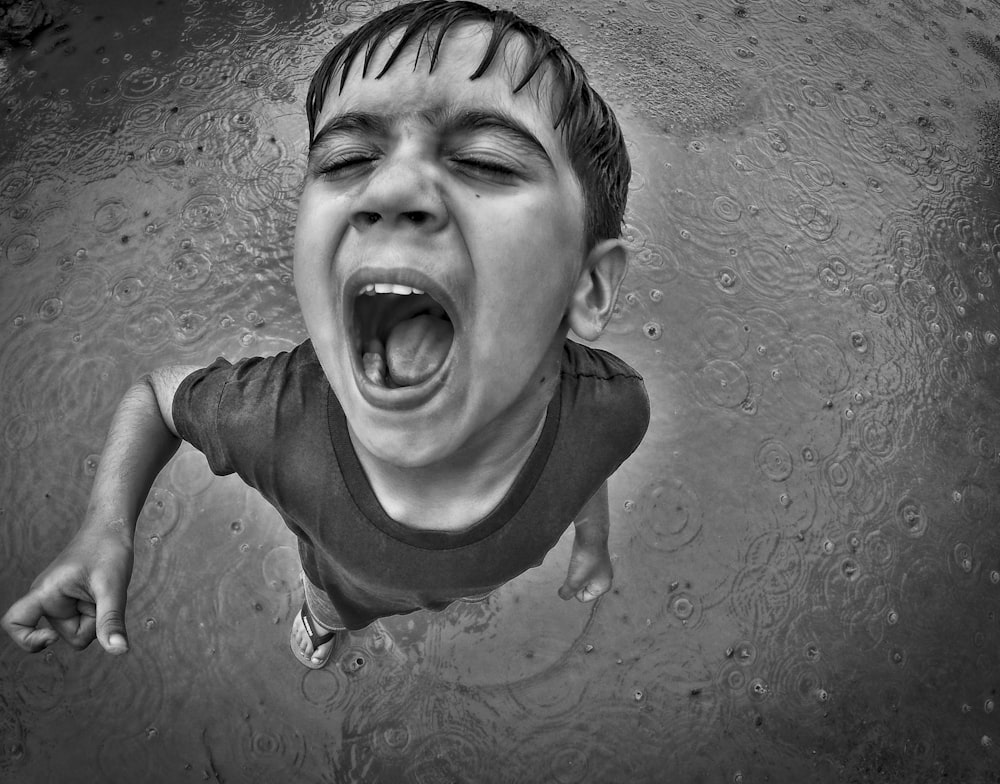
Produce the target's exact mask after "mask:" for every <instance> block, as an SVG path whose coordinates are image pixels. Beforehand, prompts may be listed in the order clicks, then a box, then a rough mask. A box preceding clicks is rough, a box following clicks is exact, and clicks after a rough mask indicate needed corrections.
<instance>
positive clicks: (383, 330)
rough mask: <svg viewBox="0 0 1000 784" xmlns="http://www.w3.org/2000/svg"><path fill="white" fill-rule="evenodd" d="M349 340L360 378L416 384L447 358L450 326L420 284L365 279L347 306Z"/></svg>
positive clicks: (395, 385)
mask: <svg viewBox="0 0 1000 784" xmlns="http://www.w3.org/2000/svg"><path fill="white" fill-rule="evenodd" d="M353 311H354V313H353V342H354V350H355V352H356V358H357V359H360V365H359V367H360V368H361V370H362V372H363V375H364V377H365V378H366V379H367V380H368V381H369V382H371V384H373V385H374V386H376V387H381V388H384V389H400V388H403V387H418V386H421V385H423V384H424V383H425V382H428V381H430V380H431V379H432V378H434V377H435V376H437V375H438V374H439V373H440V372H441V370H442V368H443V367H444V366H445V364H446V363H447V359H448V356H449V355H450V353H451V348H452V344H453V342H454V339H455V327H454V324H453V323H452V320H451V317H450V316H449V315H448V311H447V310H446V309H445V307H444V306H443V305H442V304H441V303H440V302H438V301H437V300H436V299H435V298H434V297H433V296H431V295H430V294H428V293H426V292H425V291H424V290H423V289H419V288H416V287H413V286H407V285H403V284H399V283H366V284H364V285H362V286H361V287H360V288H359V289H358V290H357V294H356V296H355V298H354V308H353Z"/></svg>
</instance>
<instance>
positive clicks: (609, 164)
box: [306, 0, 632, 249]
mask: <svg viewBox="0 0 1000 784" xmlns="http://www.w3.org/2000/svg"><path fill="white" fill-rule="evenodd" d="M470 22H472V23H480V24H482V25H485V26H487V27H488V28H489V32H490V41H489V45H488V46H487V48H486V49H485V51H484V52H483V59H482V61H481V62H480V63H479V64H478V66H477V68H476V70H475V71H474V72H473V73H470V74H469V78H470V79H473V80H474V79H477V78H479V77H481V76H482V75H483V74H484V73H485V72H486V71H487V69H489V67H490V65H492V62H493V59H494V58H495V57H497V55H498V54H499V55H500V56H503V54H504V44H505V43H506V42H507V41H508V40H510V39H511V38H520V39H521V41H522V43H524V44H525V45H526V51H524V52H523V53H522V62H520V63H518V64H517V65H516V66H515V67H517V66H519V68H520V70H519V71H517V72H515V73H514V74H513V79H512V81H511V90H512V91H514V92H519V91H520V90H523V89H525V88H528V87H529V85H530V84H531V82H532V79H533V78H534V77H536V76H541V75H542V74H546V75H547V76H548V77H549V80H550V81H549V84H548V85H547V86H548V89H549V91H550V93H551V94H550V95H548V96H547V98H548V103H549V111H550V113H551V115H552V125H553V128H556V129H558V130H559V131H560V133H561V137H562V139H563V143H564V145H565V148H566V153H567V156H568V158H569V161H570V164H571V165H572V167H573V172H574V173H575V174H576V177H577V179H578V180H579V182H580V187H581V188H582V190H583V199H584V205H585V207H584V210H585V218H584V223H585V226H586V230H585V231H586V234H585V238H584V241H585V244H586V245H587V247H588V249H589V248H590V247H592V246H593V245H595V244H596V243H597V242H598V241H599V240H603V239H610V238H613V237H618V236H619V234H620V233H621V226H622V220H623V217H624V214H625V204H626V200H627V197H628V183H629V179H630V177H631V175H632V168H631V164H630V162H629V157H628V152H627V151H626V149H625V140H624V137H623V136H622V132H621V128H620V127H619V125H618V120H617V119H616V117H615V115H614V112H612V111H611V108H610V107H609V106H608V105H607V104H606V103H605V101H604V99H603V98H601V96H600V95H599V94H598V93H597V92H596V91H595V90H594V88H593V87H591V85H590V82H589V81H588V80H587V76H586V74H585V73H584V71H583V68H582V67H581V66H580V64H579V63H578V62H577V61H576V60H575V59H573V57H572V56H571V55H570V54H569V53H568V52H567V51H566V50H565V49H564V48H563V46H562V44H561V43H559V41H557V40H556V39H555V38H553V37H552V35H551V34H549V33H548V32H546V31H545V30H542V29H540V28H539V27H536V26H535V25H533V24H531V23H529V22H526V21H525V20H523V19H521V18H520V17H518V16H515V15H514V14H513V13H511V12H510V11H505V10H502V9H498V10H490V9H489V8H486V7H484V6H482V5H479V4H477V3H472V2H462V1H461V0H459V1H458V2H448V1H447V0H429V2H417V3H409V4H406V5H401V6H398V7H396V8H393V9H391V10H389V11H386V12H385V13H384V14H381V15H380V16H377V17H375V18H374V19H372V20H370V21H369V22H368V23H367V24H365V25H363V26H362V27H360V28H358V29H357V30H355V31H354V32H352V33H350V34H349V35H348V36H346V37H345V38H344V39H343V40H341V41H340V43H338V44H337V45H336V46H335V47H334V48H333V49H331V50H330V52H329V53H328V54H327V55H326V57H325V58H324V59H323V62H322V63H321V64H320V66H319V68H318V69H317V70H316V73H315V74H314V75H313V78H312V83H311V84H310V86H309V96H308V98H307V101H306V114H307V116H308V119H309V141H310V143H312V141H313V139H314V137H315V134H316V131H317V130H318V129H317V127H316V122H317V119H318V117H319V115H320V114H321V113H322V111H323V106H324V104H325V102H326V100H327V98H328V96H329V95H330V91H331V88H332V89H333V91H334V93H336V92H339V91H340V90H341V89H342V87H343V84H344V81H345V80H346V78H347V76H348V73H349V69H351V68H352V67H353V68H360V69H361V70H362V71H363V72H365V73H370V72H371V71H372V68H371V58H372V56H373V54H374V52H375V50H376V49H377V48H378V46H379V45H380V44H381V43H383V42H384V41H385V40H386V39H387V38H388V37H389V36H390V35H391V34H392V33H396V32H399V31H400V30H405V33H404V34H403V36H402V37H401V38H399V39H398V41H397V43H396V44H395V45H394V47H393V52H392V54H391V55H390V57H389V59H388V60H387V61H386V63H385V65H384V66H383V67H382V68H381V69H380V73H375V74H373V75H374V76H375V78H378V77H379V76H381V75H383V74H384V72H385V71H388V69H389V68H390V67H391V66H392V65H393V63H394V62H395V61H396V59H397V58H398V57H399V56H400V55H401V54H402V53H403V50H404V48H405V45H406V44H408V43H412V42H414V41H416V42H418V45H420V46H423V47H427V48H428V49H430V51H431V59H430V61H429V62H428V64H427V67H428V69H430V70H433V68H434V67H435V65H436V64H437V59H438V56H439V55H440V51H441V46H442V43H443V41H444V38H445V37H446V35H447V34H448V32H449V30H451V28H452V27H454V26H456V25H461V24H468V23H470ZM540 97H544V96H540Z"/></svg>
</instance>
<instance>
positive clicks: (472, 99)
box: [318, 22, 555, 138]
mask: <svg viewBox="0 0 1000 784" xmlns="http://www.w3.org/2000/svg"><path fill="white" fill-rule="evenodd" d="M490 32H491V28H490V27H488V26H486V25H485V24H481V23H468V22H467V23H463V24H459V25H455V26H454V27H452V28H450V29H449V30H448V31H447V33H446V34H445V36H444V39H443V41H442V42H441V47H440V51H439V52H438V57H437V60H436V62H434V63H433V68H432V50H433V46H434V43H435V40H436V38H437V31H435V30H431V31H430V34H429V35H428V36H427V38H426V40H424V41H423V42H422V43H421V42H420V37H419V36H418V38H417V39H416V40H413V41H409V42H407V43H406V44H404V46H403V48H402V49H401V50H399V51H398V52H397V51H396V50H397V48H398V46H399V41H400V39H401V38H402V35H403V31H402V29H400V30H396V31H394V32H393V33H391V34H390V35H389V36H388V37H387V38H386V40H385V41H383V42H382V43H380V44H379V45H378V47H377V48H376V49H375V50H374V52H373V53H372V57H371V60H370V62H369V63H368V65H367V68H363V61H364V55H363V54H359V55H358V57H357V58H355V60H354V61H352V62H350V63H348V64H347V65H346V66H342V67H341V69H340V70H339V71H338V73H337V74H336V75H335V77H334V78H333V79H332V80H331V84H330V87H329V89H328V91H327V94H326V96H324V102H323V108H322V111H321V112H320V115H319V118H318V125H320V126H322V124H323V123H324V122H325V121H326V120H327V119H328V118H330V117H332V116H335V115H337V114H341V113H343V112H347V111H353V110H357V109H359V108H363V109H365V110H366V111H380V110H381V111H384V112H385V113H386V114H389V113H391V114H394V115H399V114H406V113H417V112H427V111H429V110H430V111H433V110H440V109H449V108H454V107H456V106H469V107H474V108H479V109H490V108H494V109H501V110H504V111H507V112H509V113H511V114H514V115H516V116H518V117H519V118H521V119H523V120H525V121H528V122H529V123H530V124H531V125H532V126H533V127H536V128H537V129H539V130H543V129H545V130H547V131H548V135H550V136H552V137H553V138H554V137H555V132H554V131H553V129H552V126H553V123H554V118H553V117H552V111H551V106H550V104H551V100H550V99H551V90H552V83H551V82H552V78H551V74H550V72H549V68H548V67H547V66H543V67H542V68H540V69H539V71H538V73H537V74H536V75H535V76H534V77H533V78H532V79H531V80H530V81H529V82H528V84H527V85H525V86H524V87H523V88H522V89H521V90H519V91H518V92H517V93H515V92H514V85H516V84H517V83H518V82H519V81H520V77H521V74H522V72H523V70H524V62H525V59H526V56H527V47H528V45H527V42H526V41H525V40H524V39H523V38H522V37H521V36H519V35H511V36H509V37H507V38H506V39H505V40H504V41H503V42H502V43H501V44H500V48H499V50H498V51H497V53H496V55H495V56H494V58H493V60H492V62H491V63H490V64H489V67H488V68H487V69H486V71H485V72H484V73H483V74H482V75H481V76H479V77H477V78H476V79H474V80H473V79H470V77H471V76H472V75H473V74H474V73H475V72H476V71H477V69H478V68H479V67H480V64H481V63H482V61H483V57H484V55H485V54H486V52H487V48H488V45H489V40H490ZM391 57H395V59H394V60H393V62H392V64H391V65H390V66H389V68H388V70H386V72H385V73H382V71H383V69H384V68H385V66H386V63H387V62H388V61H389V60H390V58H391ZM344 67H346V68H347V77H346V80H345V81H344V85H343V89H340V84H341V79H340V74H341V73H342V70H343V68H344ZM362 71H364V73H362ZM380 74H381V75H380Z"/></svg>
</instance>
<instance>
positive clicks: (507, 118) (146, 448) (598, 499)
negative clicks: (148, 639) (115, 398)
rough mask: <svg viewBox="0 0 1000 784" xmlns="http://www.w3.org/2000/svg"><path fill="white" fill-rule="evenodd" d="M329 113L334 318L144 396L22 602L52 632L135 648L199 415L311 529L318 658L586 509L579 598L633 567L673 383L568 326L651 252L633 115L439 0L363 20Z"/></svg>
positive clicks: (310, 269)
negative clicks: (656, 416)
mask: <svg viewBox="0 0 1000 784" xmlns="http://www.w3.org/2000/svg"><path fill="white" fill-rule="evenodd" d="M307 113H308V118H309V132H310V149H309V158H308V166H307V172H306V177H305V182H304V184H303V188H302V194H301V200H300V206H299V216H298V222H297V225H296V237H295V249H294V272H295V285H296V293H297V296H298V299H299V302H300V305H301V307H302V312H303V315H304V318H305V323H306V327H307V329H308V332H309V335H310V340H308V341H306V342H305V343H303V344H302V345H300V346H298V347H297V348H296V349H294V350H293V351H290V352H287V353H283V354H279V355H278V356H276V357H271V358H255V359H249V360H244V361H241V362H238V363H237V364H236V365H231V364H230V363H229V362H227V361H225V360H223V359H219V360H217V361H216V362H215V363H214V364H213V365H211V366H209V367H207V368H196V367H167V368H162V369H160V370H158V371H155V372H153V373H151V374H150V375H149V376H147V377H146V378H144V379H141V380H140V381H139V382H138V383H137V384H136V385H135V386H133V387H132V388H131V389H130V390H129V391H128V392H127V393H126V395H125V397H124V399H123V400H122V402H121V404H120V405H119V408H118V410H117V412H116V414H115V417H114V420H113V422H112V425H111V430H110V432H109V435H108V440H107V443H106V445H105V449H104V453H103V455H102V457H101V461H100V466H99V469H98V472H97V475H96V476H95V480H94V487H93V490H92V494H91V499H90V503H89V505H88V509H87V513H86V516H85V519H84V523H83V525H82V526H81V529H80V531H79V532H78V534H77V535H76V536H75V537H74V539H73V540H72V542H71V543H70V544H69V546H68V547H67V548H66V550H64V551H63V553H61V554H60V555H59V556H58V557H57V558H56V560H55V561H54V562H53V563H52V564H51V565H50V566H49V567H48V568H47V569H46V570H45V571H44V572H43V573H42V575H40V576H39V578H38V579H36V581H35V582H34V584H33V586H32V588H31V590H30V591H29V593H28V594H27V595H26V596H24V597H23V598H21V599H20V600H18V601H17V602H15V603H14V605H13V606H12V607H11V608H10V609H9V610H8V612H7V614H6V615H5V616H4V618H3V621H2V624H3V627H4V629H5V630H6V631H7V632H8V633H9V634H10V635H11V636H12V637H13V638H14V640H15V641H16V642H17V643H18V644H19V645H21V646H22V647H23V648H25V649H26V650H30V651H37V650H41V649H42V648H44V647H46V646H47V645H49V644H51V643H52V642H54V641H55V640H57V639H58V638H59V637H60V636H62V637H63V638H65V639H66V640H67V641H69V642H70V643H71V644H72V645H74V646H76V647H79V648H82V647H85V646H87V645H88V644H89V643H90V642H91V641H92V640H93V639H94V637H95V636H96V637H97V639H98V640H99V641H100V643H101V645H102V646H103V647H104V648H105V649H106V650H108V651H109V652H111V653H123V652H124V651H126V650H127V647H128V643H127V641H126V637H125V626H124V607H125V598H126V588H127V585H128V580H129V577H130V575H131V568H132V540H133V536H134V530H135V520H136V517H137V514H138V510H139V509H140V508H141V505H142V503H143V501H144V499H145V497H146V494H147V492H148V491H149V488H150V486H151V484H152V482H153V480H154V479H155V477H156V475H157V473H158V472H159V470H160V469H161V468H162V467H163V465H164V464H165V463H166V462H167V460H169V458H170V456H171V455H172V454H173V452H174V450H175V449H176V448H177V445H178V443H179V439H181V438H182V439H185V440H187V441H190V442H191V443H193V444H194V445H195V446H196V447H197V448H199V449H200V450H202V451H203V452H204V453H205V454H206V456H207V458H208V460H209V464H210V465H211V467H212V469H213V471H215V472H216V473H219V474H225V473H232V472H234V471H235V472H237V473H239V474H240V476H241V477H242V478H243V479H244V480H245V481H246V482H247V483H248V484H250V485H251V486H253V487H255V488H257V489H258V490H259V491H260V492H261V493H262V494H263V495H264V497H265V498H267V499H268V500H269V501H270V502H271V503H272V504H274V505H275V506H276V508H277V509H278V510H279V512H280V513H281V515H282V517H283V519H284V521H285V523H286V524H287V525H288V527H289V528H290V529H291V530H292V531H293V532H294V533H295V534H296V535H297V537H298V540H299V554H300V556H301V560H302V570H303V586H304V589H305V601H304V602H303V607H302V611H301V612H300V613H299V615H298V616H297V617H296V618H295V620H294V622H293V627H292V633H291V636H290V645H291V649H292V652H293V653H294V654H295V656H296V657H297V658H298V659H299V660H300V661H301V662H302V663H303V664H304V665H306V666H308V667H313V668H315V667H321V666H323V665H324V664H325V663H326V662H327V661H328V659H329V658H330V656H331V654H332V653H333V652H334V649H335V647H336V646H337V644H338V642H339V641H342V640H343V639H344V637H345V636H346V632H345V631H344V630H345V629H360V628H363V627H364V626H366V625H367V624H369V623H371V622H372V621H374V620H375V619H377V618H379V617H383V616H386V615H391V614H400V613H406V612H412V611H414V610H417V609H421V608H430V609H440V608H443V607H445V606H447V605H448V604H449V603H450V602H452V601H455V600H457V599H460V598H463V597H481V596H484V595H486V594H488V593H489V592H490V591H492V590H493V589H495V588H496V587H498V586H499V585H502V584H503V583H504V582H507V581H508V580H510V579H512V578H513V577H515V576H517V575H518V574H520V573H522V572H523V571H525V570H526V569H528V568H531V567H532V566H535V565H537V564H539V563H540V562H541V561H542V559H543V557H544V555H545V553H546V552H547V551H548V550H549V549H551V547H552V546H553V545H554V544H555V543H556V541H557V540H558V539H559V538H560V536H561V534H562V532H563V531H564V530H565V528H566V527H567V526H568V525H569V523H570V521H575V524H576V538H575V541H574V546H573V553H572V556H571V562H570V567H569V573H568V576H567V579H566V581H565V583H564V584H563V586H562V587H561V588H560V591H559V593H560V595H561V596H562V597H563V598H569V597H570V596H574V595H575V596H576V597H577V598H578V599H580V600H581V601H590V600H593V599H594V598H596V597H597V596H599V595H601V594H602V593H604V592H605V591H607V590H608V588H609V587H610V584H611V578H612V570H611V563H610V558H609V555H608V551H607V534H608V508H607V505H608V501H607V486H606V482H605V480H606V479H607V477H608V476H609V475H610V474H611V473H613V472H614V471H615V470H616V469H617V467H618V466H619V465H620V464H621V463H622V461H623V460H625V458H626V457H628V455H629V454H631V452H632V451H633V450H634V449H635V448H636V446H638V443H639V441H640V440H641V438H642V436H643V434H644V433H645V429H646V426H647V423H648V417H649V409H648V401H647V398H646V394H645V389H644V387H643V385H642V379H641V377H640V376H639V375H638V374H637V373H636V372H635V371H633V370H632V369H631V368H629V367H628V366H627V365H626V364H625V363H623V362H622V361H621V360H619V359H617V358H615V357H613V356H611V355H610V354H607V353H605V352H601V351H596V350H593V349H587V348H585V347H583V346H580V345H578V344H576V343H573V342H571V341H569V340H567V338H566V335H567V333H568V331H569V330H570V329H572V330H573V331H574V332H575V333H576V334H577V335H579V336H580V337H582V338H584V339H587V340H593V339H595V338H597V337H598V336H599V335H600V333H601V331H602V330H603V328H604V326H605V324H606V323H607V321H608V319H609V318H610V316H611V313H612V309H613V307H614V303H615V298H616V296H617V293H618V289H619V286H620V284H621V281H622V278H623V276H624V274H625V266H626V256H625V250H624V246H623V244H622V242H621V241H620V239H618V236H619V232H620V226H621V221H622V215H623V212H624V209H625V199H626V189H627V184H628V180H629V176H630V167H629V162H628V156H627V153H626V152H625V147H624V142H623V140H622V137H621V132H620V130H619V127H618V124H617V121H616V120H615V118H614V115H613V114H612V112H611V110H610V109H609V108H608V107H607V106H606V105H605V103H604V102H603V100H602V99H601V98H600V97H599V96H598V95H597V94H596V93H595V92H594V91H593V89H592V88H591V87H590V86H589V84H588V83H587V81H586V77H585V75H584V74H583V71H582V69H581V68H580V66H579V65H578V64H577V63H576V62H575V61H574V60H573V59H572V58H571V57H570V56H569V55H568V54H567V53H566V52H565V50H563V48H562V47H561V45H560V44H558V42H556V41H555V40H554V39H553V38H552V37H551V36H550V35H548V34H547V33H545V32H543V31H541V30H539V29H537V28H536V27H534V26H532V25H530V24H528V23H526V22H524V21H523V20H520V19H519V18H517V17H515V16H514V15H512V14H510V13H508V12H504V11H490V10H488V9H486V8H484V7H482V6H478V5H476V4H473V3H466V2H455V3H449V2H444V1H443V0H430V1H429V2H423V3H413V4H410V5H405V6H401V7H399V8H396V9H393V10H391V11H388V12H386V13H385V14H383V15H381V16H380V17H377V18H376V19H374V20H372V21H371V22H369V23H368V24H366V25H364V26H362V27H361V28H359V29H358V30H357V31H355V32H353V33H351V34H350V35H348V36H347V37H346V38H345V39H343V41H341V43H339V44H338V45H337V46H336V47H335V48H334V49H333V50H332V51H331V52H330V54H328V55H327V57H326V58H325V59H324V61H323V63H322V64H321V65H320V68H319V70H318V71H317V73H316V74H315V76H314V77H313V81H312V84H311V86H310V90H309V96H308V101H307ZM43 617H44V618H46V619H47V620H48V625H44V624H41V619H42V618H43ZM49 626H51V628H49Z"/></svg>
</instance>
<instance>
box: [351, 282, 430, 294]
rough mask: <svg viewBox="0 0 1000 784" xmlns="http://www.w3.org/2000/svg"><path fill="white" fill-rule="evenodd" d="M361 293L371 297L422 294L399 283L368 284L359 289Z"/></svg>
mask: <svg viewBox="0 0 1000 784" xmlns="http://www.w3.org/2000/svg"><path fill="white" fill-rule="evenodd" d="M361 293H362V294H367V295H368V296H369V297H371V296H374V295H375V294H423V293H424V292H422V291H421V290H420V289H415V288H413V287H412V286H402V285H400V284H399V283H369V284H368V285H367V286H364V287H363V288H362V289H361Z"/></svg>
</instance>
